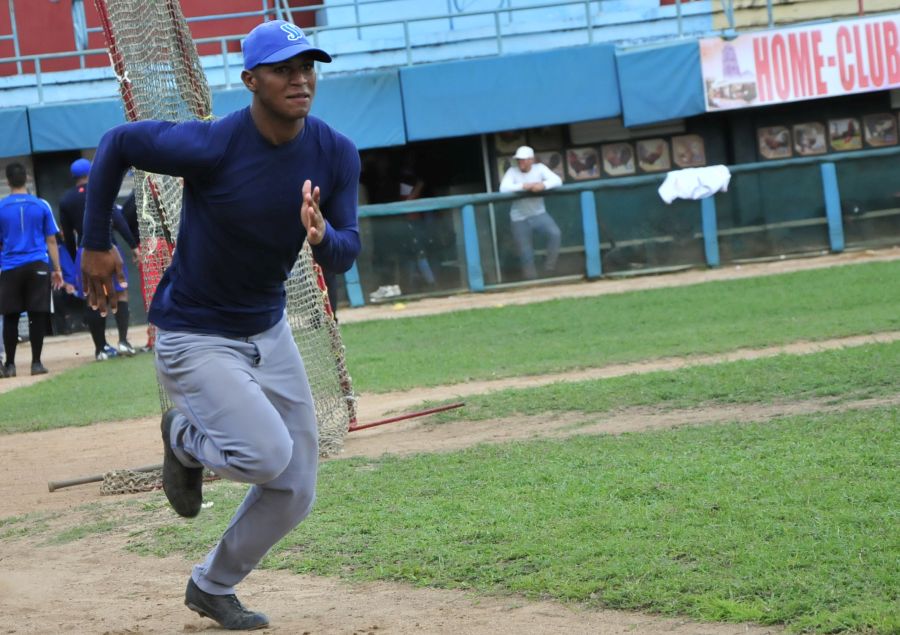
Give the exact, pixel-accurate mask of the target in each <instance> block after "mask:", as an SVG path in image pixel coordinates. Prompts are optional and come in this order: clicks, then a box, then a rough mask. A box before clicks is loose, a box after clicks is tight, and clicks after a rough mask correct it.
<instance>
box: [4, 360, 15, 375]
mask: <svg viewBox="0 0 900 635" xmlns="http://www.w3.org/2000/svg"><path fill="white" fill-rule="evenodd" d="M3 376H4V377H15V376H16V365H15V364H10V363H9V362H7V363H5V364H4V365H3Z"/></svg>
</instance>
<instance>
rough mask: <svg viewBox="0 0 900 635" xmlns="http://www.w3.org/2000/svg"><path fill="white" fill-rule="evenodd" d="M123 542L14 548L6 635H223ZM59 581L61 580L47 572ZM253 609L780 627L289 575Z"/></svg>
mask: <svg viewBox="0 0 900 635" xmlns="http://www.w3.org/2000/svg"><path fill="white" fill-rule="evenodd" d="M123 544H124V541H123V540H122V539H121V538H116V537H112V538H110V537H103V538H88V539H85V540H81V541H78V542H75V543H70V544H66V545H62V546H55V547H52V548H48V547H42V546H39V545H36V544H29V543H24V542H22V543H15V545H10V546H12V547H14V548H13V549H11V550H10V549H7V546H6V545H4V546H3V550H4V551H11V553H9V554H5V555H2V556H0V558H2V559H0V562H2V564H3V570H4V575H3V578H2V580H0V615H3V616H4V620H3V621H4V631H3V632H5V633H16V634H17V635H25V634H33V635H47V634H49V633H74V634H79V635H80V634H82V633H97V634H103V635H137V634H141V635H162V634H166V635H171V634H172V633H179V632H180V633H197V632H205V631H207V630H215V631H217V632H221V631H219V630H218V629H214V628H213V624H212V622H210V621H209V620H205V619H201V618H199V617H197V616H195V615H194V614H193V613H191V612H190V611H188V610H187V609H186V608H185V607H184V606H183V605H182V598H183V589H184V585H185V583H186V581H187V572H188V571H189V570H190V563H189V562H187V561H185V560H183V559H180V558H144V557H139V556H134V555H131V554H129V553H127V552H125V551H124V549H123ZM50 571H52V572H53V574H52V575H48V572H50ZM241 588H242V595H241V597H242V599H243V600H244V601H245V603H246V604H247V605H248V606H250V607H252V608H254V609H257V610H261V611H263V612H265V613H266V614H267V615H268V616H269V618H270V619H271V620H272V624H273V625H272V627H271V628H269V629H266V630H265V631H262V632H264V633H283V634H285V635H301V634H308V635H351V634H352V635H381V634H384V635H470V634H471V635H475V634H485V633H489V634H491V635H521V634H522V633H529V634H530V635H564V634H571V635H583V634H588V633H590V634H592V635H612V634H626V633H630V634H640V635H765V634H771V633H780V632H782V631H781V629H777V628H761V627H754V626H750V625H744V624H697V623H695V622H689V621H685V620H675V619H664V618H660V617H656V616H648V615H643V614H639V613H629V612H623V611H602V610H588V609H582V608H579V607H572V606H565V605H562V604H559V603H556V602H541V601H528V600H524V599H522V598H517V597H503V598H493V597H483V596H474V595H470V594H468V593H463V592H458V591H442V590H434V589H416V588H412V587H410V586H407V585H400V584H390V583H370V584H348V583H344V582H341V581H339V580H334V579H331V578H321V577H312V576H300V575H294V574H290V573H285V572H281V571H255V572H254V573H253V574H252V575H251V577H250V578H249V579H248V580H247V582H246V583H245V584H244V585H242V587H241Z"/></svg>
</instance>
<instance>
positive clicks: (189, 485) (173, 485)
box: [160, 408, 203, 518]
mask: <svg viewBox="0 0 900 635" xmlns="http://www.w3.org/2000/svg"><path fill="white" fill-rule="evenodd" d="M177 413H178V411H177V410H175V408H169V409H168V410H166V412H165V414H163V417H162V424H161V426H160V427H161V428H162V438H163V448H164V449H165V453H164V456H163V473H162V477H163V478H162V481H163V491H164V492H165V493H166V498H168V499H169V504H170V505H172V509H174V510H175V511H176V512H177V513H178V514H179V515H180V516H184V517H185V518H193V517H194V516H196V515H197V514H199V513H200V504H201V503H202V502H203V468H202V467H185V466H184V465H182V464H181V461H179V460H178V457H177V456H175V452H173V451H172V442H171V438H172V437H171V435H170V434H169V432H170V431H171V429H172V419H174V417H175V415H176V414H177Z"/></svg>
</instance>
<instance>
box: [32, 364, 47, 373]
mask: <svg viewBox="0 0 900 635" xmlns="http://www.w3.org/2000/svg"><path fill="white" fill-rule="evenodd" d="M49 372H50V371H48V370H47V368H46V367H45V366H44V365H43V364H42V363H40V362H32V363H31V374H32V375H46V374H47V373H49Z"/></svg>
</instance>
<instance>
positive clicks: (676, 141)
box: [672, 134, 706, 168]
mask: <svg viewBox="0 0 900 635" xmlns="http://www.w3.org/2000/svg"><path fill="white" fill-rule="evenodd" d="M672 160H673V161H675V165H677V166H678V167H679V168H698V167H701V166H704V165H706V146H705V145H704V143H703V137H701V136H700V135H698V134H686V135H678V136H675V137H672Z"/></svg>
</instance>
